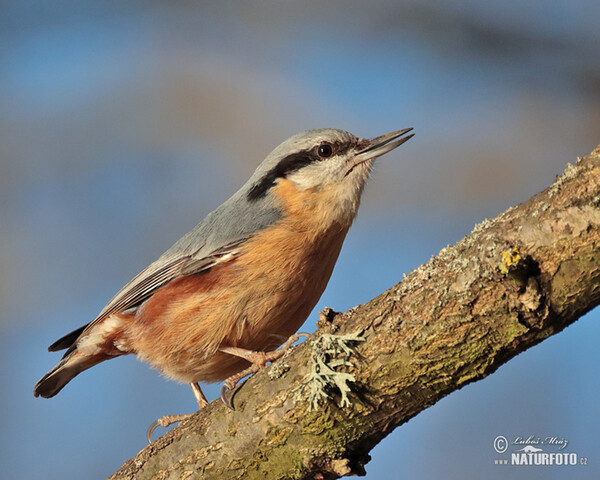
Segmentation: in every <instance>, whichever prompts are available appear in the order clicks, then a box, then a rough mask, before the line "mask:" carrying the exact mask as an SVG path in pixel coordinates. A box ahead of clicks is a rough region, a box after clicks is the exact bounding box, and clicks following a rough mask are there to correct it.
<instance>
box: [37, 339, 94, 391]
mask: <svg viewBox="0 0 600 480" xmlns="http://www.w3.org/2000/svg"><path fill="white" fill-rule="evenodd" d="M89 360H90V359H89V357H87V358H86V357H84V356H82V355H80V354H78V352H77V350H76V349H75V350H73V351H72V352H70V353H68V354H67V355H66V356H64V357H63V359H62V360H61V361H60V362H58V364H57V365H56V366H55V367H54V368H53V369H52V370H50V371H49V372H48V373H47V374H46V375H44V376H43V377H42V378H41V379H40V380H39V382H37V383H36V384H35V387H34V388H33V395H34V396H36V397H44V398H50V397H53V396H54V395H56V394H57V393H58V392H60V391H61V390H62V388H63V387H64V386H65V385H66V384H67V383H69V382H70V381H71V380H73V378H75V377H76V376H77V375H79V374H80V373H81V372H83V371H84V370H87V369H88V368H90V367H92V366H93V365H95V364H96V363H97V362H89Z"/></svg>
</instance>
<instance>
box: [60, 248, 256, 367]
mask: <svg viewBox="0 0 600 480" xmlns="http://www.w3.org/2000/svg"><path fill="white" fill-rule="evenodd" d="M246 240H247V238H245V239H242V240H238V241H236V242H234V243H231V244H229V245H225V246H224V247H221V248H219V249H217V250H215V251H213V252H211V253H210V254H209V255H206V256H201V257H196V256H195V255H178V256H175V257H173V258H159V259H158V260H157V261H156V262H154V263H152V264H150V265H149V266H148V267H147V268H146V269H144V270H143V271H142V272H140V273H139V274H138V275H136V276H135V277H134V278H133V279H132V280H131V281H130V282H129V283H127V285H125V286H124V287H123V288H122V289H121V290H120V291H119V292H118V293H117V294H116V295H115V296H114V297H113V299H112V300H111V301H110V302H108V304H107V305H106V307H104V308H103V309H102V311H101V312H100V314H99V315H98V316H97V317H96V318H95V319H94V320H93V321H91V322H90V323H89V324H88V325H86V326H85V328H84V327H80V328H78V329H77V330H75V331H73V332H71V333H69V334H67V335H65V336H64V337H63V338H61V339H59V340H57V341H56V342H54V343H53V344H52V345H51V347H50V348H52V350H51V351H55V350H60V349H61V348H67V347H69V349H68V350H67V352H66V353H65V355H68V354H69V353H70V352H71V351H73V350H74V349H75V343H76V341H77V339H78V338H80V337H81V336H84V335H85V334H86V332H87V331H89V330H90V329H91V328H92V327H93V326H94V325H96V324H98V323H99V322H101V321H102V320H104V319H105V318H106V317H108V316H109V315H111V314H113V313H118V312H123V311H125V310H128V309H131V308H136V307H138V306H139V305H140V304H141V303H142V302H143V301H144V300H146V299H147V298H148V297H150V296H151V295H152V294H153V293H154V291H155V290H157V289H158V288H160V287H162V286H163V285H166V284H167V283H169V282H170V281H172V280H174V279H176V278H179V277H184V276H189V275H199V274H202V273H205V272H208V271H209V270H210V269H211V268H212V267H214V266H215V265H217V264H219V263H222V262H228V261H231V260H233V259H234V258H236V257H237V256H238V255H239V254H240V251H241V248H240V247H241V246H242V245H243V244H244V243H245V242H246ZM76 333H78V334H77V335H76ZM67 340H68V341H69V342H70V341H71V340H72V343H69V342H67Z"/></svg>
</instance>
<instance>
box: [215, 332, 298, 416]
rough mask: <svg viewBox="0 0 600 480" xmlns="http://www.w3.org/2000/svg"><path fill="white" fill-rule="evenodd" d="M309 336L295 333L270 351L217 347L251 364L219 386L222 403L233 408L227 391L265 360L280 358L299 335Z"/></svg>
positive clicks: (253, 371) (261, 365)
mask: <svg viewBox="0 0 600 480" xmlns="http://www.w3.org/2000/svg"><path fill="white" fill-rule="evenodd" d="M309 336H310V335H309V334H308V333H304V332H299V333H296V334H294V335H292V336H291V337H290V338H288V339H287V341H286V342H285V343H284V344H283V345H282V346H281V347H280V348H279V349H277V350H273V351H272V352H256V351H253V350H246V349H245V348H239V347H228V346H221V347H220V348H219V350H220V351H221V352H223V353H229V354H230V355H235V356H236V357H241V358H243V359H245V360H248V361H249V362H250V363H251V364H252V365H250V366H249V367H248V368H246V369H245V370H242V371H241V372H239V373H236V374H235V375H232V376H231V377H229V378H228V379H227V380H225V382H224V383H223V387H222V388H221V400H222V401H223V403H224V404H225V405H226V406H227V407H229V408H230V409H231V410H233V405H232V404H231V400H232V399H233V395H232V396H231V398H229V399H227V397H226V394H227V392H229V391H231V390H233V389H234V388H235V386H236V385H237V384H238V382H239V381H240V380H241V379H242V378H244V377H245V376H247V375H251V374H253V373H256V372H258V371H259V370H260V369H261V368H263V367H264V366H265V365H266V364H267V362H274V361H275V360H277V359H278V358H281V357H282V356H283V354H284V353H285V352H286V351H287V350H288V349H289V348H290V347H291V346H292V344H293V343H294V342H297V341H298V340H299V339H300V337H306V338H308V337H309Z"/></svg>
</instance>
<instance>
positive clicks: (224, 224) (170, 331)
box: [33, 128, 413, 439]
mask: <svg viewBox="0 0 600 480" xmlns="http://www.w3.org/2000/svg"><path fill="white" fill-rule="evenodd" d="M411 130H412V129H411V128H407V129H404V130H399V131H396V132H392V133H388V134H386V135H382V136H380V137H376V138H372V139H359V138H357V137H355V136H354V135H352V134H350V133H348V132H345V131H343V130H336V129H319V130H308V131H306V132H303V133H300V134H298V135H295V136H293V137H291V138H290V139H288V140H286V141H285V142H283V143H282V144H281V145H279V146H278V147H277V148H276V149H275V150H273V152H271V154H270V155H269V156H268V157H267V158H266V159H265V160H264V161H263V162H262V163H261V164H260V165H259V167H258V168H257V169H256V171H255V172H254V174H253V175H252V176H251V177H250V179H249V180H248V181H247V182H246V184H245V185H244V186H243V187H242V188H241V189H240V190H238V191H237V193H235V194H234V195H233V196H232V197H231V198H230V199H229V200H227V201H226V202H225V203H223V204H222V205H221V206H220V207H218V208H217V209H216V210H214V211H213V212H211V213H210V214H209V215H208V216H207V217H206V218H205V219H204V220H202V221H201V222H200V223H199V224H198V225H196V227H195V228H194V229H193V230H191V231H190V232H188V233H187V234H186V235H184V236H183V237H182V238H181V239H180V240H179V241H177V242H176V243H175V244H174V245H173V246H172V247H171V248H169V249H168V250H167V251H166V252H165V253H164V254H163V255H162V256H161V257H160V258H159V259H158V260H156V261H155V262H154V263H152V264H151V265H150V266H149V267H147V268H146V269H145V270H143V271H142V272H141V273H140V274H139V275H137V276H136V277H135V278H134V279H133V280H131V281H130V282H129V283H128V284H127V285H125V287H123V288H122V289H121V290H120V291H119V293H117V294H116V296H115V297H114V298H113V299H112V300H111V301H110V302H109V303H108V305H106V307H104V309H103V310H102V311H101V312H100V314H99V315H98V316H97V317H96V318H95V319H94V320H93V321H92V322H90V323H88V324H87V325H84V326H82V327H80V328H78V329H77V330H75V331H73V332H71V333H69V334H68V335H65V336H64V337H62V338H61V339H59V340H57V341H56V342H54V343H53V344H52V345H50V347H49V348H48V350H49V351H51V352H54V351H58V350H62V349H67V351H66V353H65V354H64V356H63V357H62V359H61V361H60V362H59V363H58V364H57V365H56V366H55V367H54V368H53V369H52V370H50V371H49V372H48V373H47V374H46V375H44V376H43V377H42V379H41V380H40V381H39V382H38V383H37V384H36V385H35V388H34V390H33V394H34V395H35V396H36V397H38V396H42V397H46V398H49V397H53V396H54V395H56V394H57V393H58V392H59V391H60V390H61V389H62V388H63V387H64V386H65V385H66V384H67V383H68V382H69V381H70V380H72V379H73V378H74V377H75V376H76V375H78V374H79V373H81V372H82V371H84V370H86V369H88V368H90V367H92V366H94V365H96V364H98V363H100V362H102V361H104V360H108V359H111V358H115V357H118V356H121V355H126V354H136V355H137V356H138V358H139V359H140V360H143V361H146V362H148V363H149V364H150V365H151V366H152V367H154V368H156V369H158V370H160V371H161V372H162V374H163V375H165V376H167V377H169V378H172V379H175V380H178V381H180V382H185V383H189V384H190V386H191V387H192V390H193V392H194V395H195V397H196V400H197V402H198V406H199V407H200V408H202V407H204V406H205V405H206V404H207V401H206V398H205V397H204V394H203V393H202V391H201V390H200V386H199V385H198V382H200V381H204V382H216V381H220V380H225V379H226V380H225V384H224V387H223V389H224V390H223V391H222V395H221V397H222V398H223V399H224V401H225V403H226V404H228V401H226V400H225V395H224V393H226V392H227V390H228V389H233V388H234V387H235V385H236V384H237V383H238V382H239V381H240V380H241V379H242V378H244V377H245V376H246V375H248V374H250V373H255V372H257V371H258V370H259V369H260V368H261V367H263V366H264V365H265V363H267V362H269V361H274V360H275V359H277V358H278V357H280V356H281V355H282V353H283V350H284V349H285V348H286V347H288V346H289V345H291V344H292V343H293V342H294V341H296V340H297V339H298V336H297V335H294V333H295V332H296V330H297V329H298V328H299V327H300V325H302V323H303V322H304V321H305V320H306V318H307V317H308V315H309V313H310V312H311V310H312V309H313V308H314V306H315V305H316V303H317V301H318V300H319V298H320V296H321V294H322V293H323V290H324V289H325V286H326V285H327V282H328V281H329V277H330V276H331V273H332V271H333V267H334V265H335V262H336V260H337V258H338V254H339V253H340V249H341V248H342V243H343V241H344V238H345V237H346V233H347V232H348V229H349V228H350V225H351V224H352V221H353V220H354V217H355V216H356V212H357V210H358V205H359V202H360V197H361V194H362V191H363V187H364V185H365V181H366V180H367V177H368V176H369V173H370V171H371V167H372V166H373V162H374V161H375V159H376V158H377V157H379V156H381V155H383V154H385V153H387V152H389V151H390V150H393V149H394V148H396V147H398V146H400V145H402V144H403V143H404V142H406V141H407V140H408V139H410V138H411V137H412V136H413V135H406V134H407V133H408V132H410V131H411ZM286 339H288V340H287V342H285V344H284V341H285V340H286ZM282 344H284V348H282V349H279V350H276V349H277V347H278V346H280V345H282ZM229 406H231V405H229ZM190 415H191V414H190ZM187 416H189V415H167V416H164V417H162V418H160V419H159V420H157V421H156V422H154V423H153V425H152V426H151V428H150V430H149V432H148V433H149V439H150V435H151V432H152V429H153V428H155V427H156V426H157V425H162V426H167V425H170V424H171V423H174V422H177V421H180V420H182V419H183V418H186V417H187Z"/></svg>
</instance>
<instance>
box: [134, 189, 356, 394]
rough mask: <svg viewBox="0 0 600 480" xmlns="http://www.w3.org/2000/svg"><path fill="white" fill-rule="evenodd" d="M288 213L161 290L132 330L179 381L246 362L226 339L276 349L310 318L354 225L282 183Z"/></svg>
mask: <svg viewBox="0 0 600 480" xmlns="http://www.w3.org/2000/svg"><path fill="white" fill-rule="evenodd" d="M275 189H276V191H277V194H278V195H279V196H280V198H281V199H282V203H283V204H284V206H285V208H286V215H284V219H283V220H281V221H279V222H278V223H277V224H275V225H273V226H272V227H270V228H268V229H266V230H263V231H262V232H259V233H258V234H256V235H255V236H254V237H252V238H251V239H250V240H249V241H248V242H247V243H246V244H245V245H244V247H243V250H242V252H241V254H240V255H239V256H238V257H237V258H236V259H235V260H233V261H230V262H229V263H225V264H223V265H219V266H217V267H215V268H213V269H212V270H211V271H210V272H208V273H205V274H200V275H196V276H190V277H185V278H181V279H178V280H175V281H173V282H171V283H169V284H168V285H166V286H164V287H162V288H161V289H159V290H158V291H157V292H156V293H155V294H154V295H153V296H152V297H151V298H150V299H149V300H148V301H147V302H146V304H145V306H144V307H143V309H141V311H140V312H139V313H138V314H137V316H136V319H135V321H134V322H132V323H131V324H130V325H131V326H130V328H129V330H128V332H127V337H128V343H129V344H130V345H131V347H132V350H133V351H135V352H136V353H138V356H139V357H140V358H141V359H142V360H145V361H148V362H149V363H150V364H151V365H153V366H154V367H156V368H158V369H159V370H161V371H162V372H163V373H164V374H166V375H167V376H169V377H172V378H175V379H177V380H180V381H183V382H186V383H191V382H196V381H218V380H223V379H225V378H227V377H228V376H230V375H233V374H234V373H237V372H238V371H240V370H242V369H243V368H246V367H247V366H248V363H247V362H246V361H245V360H243V359H240V358H237V357H234V356H232V355H229V354H224V353H221V352H219V351H218V348H219V346H221V345H228V346H238V347H241V348H245V349H249V350H259V351H265V350H274V349H275V348H277V347H278V346H279V345H281V344H282V343H283V342H284V341H285V340H286V339H287V338H288V337H289V336H290V335H291V334H293V333H294V332H296V331H297V329H298V328H299V327H300V326H301V325H302V323H303V322H304V321H305V320H306V318H307V316H308V315H309V313H310V312H311V310H312V309H313V308H314V306H315V305H316V303H317V301H318V300H319V298H320V296H321V294H322V293H323V290H324V289H325V286H326V285H327V282H328V281H329V278H330V276H331V273H332V271H333V267H334V265H335V262H336V260H337V257H338V254H339V252H340V249H341V247H342V243H343V241H344V238H345V235H346V232H347V231H348V228H349V224H347V223H345V224H340V223H332V222H327V223H324V222H323V221H322V218H323V214H322V212H321V211H319V209H320V208H323V207H322V204H321V202H322V201H326V199H324V198H317V197H318V195H319V194H318V193H314V192H298V191H297V190H296V189H295V188H294V186H293V185H291V183H290V182H288V181H286V180H284V181H282V182H281V183H280V184H279V185H278V186H277V187H275Z"/></svg>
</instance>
